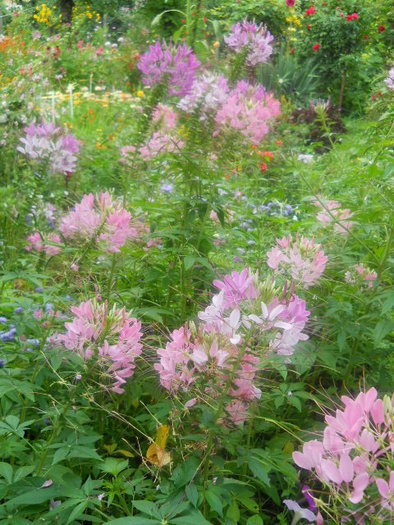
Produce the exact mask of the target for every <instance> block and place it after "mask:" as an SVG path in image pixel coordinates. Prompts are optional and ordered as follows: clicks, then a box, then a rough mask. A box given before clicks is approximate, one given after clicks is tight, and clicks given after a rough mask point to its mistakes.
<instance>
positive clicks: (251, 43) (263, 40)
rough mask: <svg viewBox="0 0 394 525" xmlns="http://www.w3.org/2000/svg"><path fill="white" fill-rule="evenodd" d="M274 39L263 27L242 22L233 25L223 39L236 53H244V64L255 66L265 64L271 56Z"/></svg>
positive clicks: (245, 21) (246, 21)
mask: <svg viewBox="0 0 394 525" xmlns="http://www.w3.org/2000/svg"><path fill="white" fill-rule="evenodd" d="M273 40H274V37H273V36H272V35H271V33H270V32H269V31H268V30H267V28H266V27H265V26H263V25H257V24H256V23H255V22H249V21H248V20H246V19H245V20H244V21H243V22H242V23H240V22H238V23H237V24H235V25H233V27H232V29H231V33H230V34H229V35H228V36H225V37H224V41H225V43H226V44H227V45H228V47H229V48H230V49H232V50H233V51H235V52H236V53H241V52H242V51H246V63H247V64H248V65H249V66H257V64H263V63H264V62H267V61H268V59H269V58H270V56H271V55H272V51H273V50H272V42H273Z"/></svg>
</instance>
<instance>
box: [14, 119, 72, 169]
mask: <svg viewBox="0 0 394 525" xmlns="http://www.w3.org/2000/svg"><path fill="white" fill-rule="evenodd" d="M24 131H25V136H24V137H22V138H21V139H20V142H21V143H22V145H21V146H18V148H17V150H18V151H19V152H21V153H23V154H24V155H26V156H27V157H28V158H29V159H31V160H34V161H37V162H41V163H48V166H49V169H50V171H51V172H52V173H62V174H64V175H67V174H70V173H73V172H74V171H75V170H76V165H77V154H78V152H79V148H80V146H81V143H80V141H78V140H77V139H76V138H75V137H74V136H73V135H72V134H71V133H68V134H67V133H66V131H65V130H64V129H62V128H59V127H56V126H55V124H51V123H45V122H44V123H42V124H39V125H37V126H36V125H35V124H31V125H30V126H29V127H27V128H25V129H24Z"/></svg>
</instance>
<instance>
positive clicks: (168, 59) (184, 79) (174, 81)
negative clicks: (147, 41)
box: [138, 41, 200, 97]
mask: <svg viewBox="0 0 394 525" xmlns="http://www.w3.org/2000/svg"><path fill="white" fill-rule="evenodd" d="M199 67H200V62H199V61H198V60H197V57H196V55H195V54H194V52H193V50H192V49H191V48H190V47H188V46H187V45H186V44H182V45H179V46H175V45H174V44H172V43H170V44H167V43H165V42H163V44H162V43H161V42H160V41H158V42H156V44H155V45H153V46H149V51H147V52H146V53H144V54H143V55H141V58H140V61H139V63H138V69H139V70H140V71H141V73H142V82H143V83H144V84H145V85H146V86H150V87H153V86H156V85H158V84H160V83H162V82H166V83H168V94H169V95H170V96H175V97H183V96H185V95H187V94H188V93H189V92H190V90H191V87H192V85H193V82H194V79H195V76H196V71H197V70H198V68H199Z"/></svg>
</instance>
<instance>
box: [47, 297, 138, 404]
mask: <svg viewBox="0 0 394 525" xmlns="http://www.w3.org/2000/svg"><path fill="white" fill-rule="evenodd" d="M71 312H72V314H73V316H74V318H73V320H72V321H71V322H68V323H65V325H64V326H65V328H66V330H67V331H66V333H65V334H55V335H53V336H52V337H51V338H50V343H51V344H52V345H55V346H56V345H60V346H63V347H64V348H66V349H67V350H70V351H72V352H74V353H76V354H78V355H80V356H81V357H82V359H83V360H84V361H89V362H90V361H91V360H94V361H95V362H96V363H97V365H98V367H99V370H100V375H101V376H104V377H103V378H102V381H103V383H104V384H107V382H108V380H109V382H110V384H111V390H112V391H113V392H115V393H116V394H123V392H124V386H125V384H126V381H127V380H128V379H130V378H131V377H132V375H133V373H134V368H135V359H136V358H137V357H138V356H139V355H140V354H141V352H142V345H141V343H140V339H141V337H142V333H141V323H140V322H138V321H137V320H136V319H135V318H134V317H131V316H130V315H129V314H128V313H127V312H126V310H125V309H122V310H120V309H117V308H116V307H113V308H112V310H109V309H108V304H107V303H103V304H99V303H97V302H95V301H91V300H89V301H86V302H83V303H81V304H80V305H79V306H72V307H71ZM87 366H88V367H89V369H91V368H92V365H91V364H90V363H89V364H88V365H87Z"/></svg>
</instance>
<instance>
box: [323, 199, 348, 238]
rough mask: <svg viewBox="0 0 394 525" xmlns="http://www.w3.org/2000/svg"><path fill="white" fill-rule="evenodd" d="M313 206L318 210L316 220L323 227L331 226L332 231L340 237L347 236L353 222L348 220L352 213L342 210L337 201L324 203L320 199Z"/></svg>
mask: <svg viewBox="0 0 394 525" xmlns="http://www.w3.org/2000/svg"><path fill="white" fill-rule="evenodd" d="M315 206H317V207H318V208H320V209H321V210H322V211H320V212H319V213H318V214H317V216H316V218H317V220H318V221H319V222H320V223H321V224H322V225H323V226H328V225H331V224H333V225H334V231H335V232H337V233H340V234H341V235H348V233H349V230H350V228H351V227H352V226H353V222H352V221H350V219H351V218H352V217H353V215H354V214H353V213H352V212H351V211H350V210H349V209H345V210H342V209H341V205H340V203H339V202H337V201H324V200H322V199H319V200H316V201H315Z"/></svg>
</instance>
